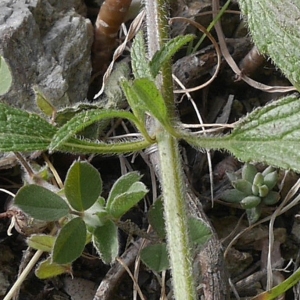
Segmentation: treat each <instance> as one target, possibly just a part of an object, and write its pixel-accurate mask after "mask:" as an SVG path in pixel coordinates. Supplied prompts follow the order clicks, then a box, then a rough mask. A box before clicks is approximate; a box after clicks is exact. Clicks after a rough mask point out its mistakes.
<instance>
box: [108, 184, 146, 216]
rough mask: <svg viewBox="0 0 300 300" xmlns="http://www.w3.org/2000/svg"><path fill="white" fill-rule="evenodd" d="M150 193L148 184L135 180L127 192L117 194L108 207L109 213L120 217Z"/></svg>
mask: <svg viewBox="0 0 300 300" xmlns="http://www.w3.org/2000/svg"><path fill="white" fill-rule="evenodd" d="M147 193H148V190H147V188H146V186H145V185H144V184H143V183H142V182H135V183H133V184H132V186H131V187H130V188H129V189H128V190H127V191H126V192H125V193H122V194H120V195H118V196H116V197H115V198H114V199H113V200H112V202H111V204H110V206H109V209H107V212H108V214H110V215H111V216H113V217H114V218H116V219H120V218H121V217H122V216H123V215H124V214H125V213H126V212H127V211H129V210H130V209H131V208H132V207H133V206H134V205H136V204H137V203H138V202H139V201H140V200H141V199H143V198H144V196H145V195H146V194H147Z"/></svg>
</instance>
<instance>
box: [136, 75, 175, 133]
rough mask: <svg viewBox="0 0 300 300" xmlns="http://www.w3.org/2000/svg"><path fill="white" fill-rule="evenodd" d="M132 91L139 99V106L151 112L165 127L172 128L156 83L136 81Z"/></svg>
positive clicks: (142, 80) (143, 80) (142, 79)
mask: <svg viewBox="0 0 300 300" xmlns="http://www.w3.org/2000/svg"><path fill="white" fill-rule="evenodd" d="M132 89H133V90H134V92H135V93H136V94H137V96H138V98H139V104H140V105H141V106H142V108H143V109H144V111H146V112H149V113H150V114H151V115H152V116H153V117H154V118H156V119H157V120H158V121H159V122H160V123H161V124H162V125H164V126H165V127H167V128H168V127H169V126H170V120H169V116H168V110H167V107H166V104H165V101H164V98H163V97H162V95H161V93H160V91H159V89H158V88H157V87H156V84H155V83H154V81H152V80H150V79H148V78H141V79H136V80H134V82H133V84H132Z"/></svg>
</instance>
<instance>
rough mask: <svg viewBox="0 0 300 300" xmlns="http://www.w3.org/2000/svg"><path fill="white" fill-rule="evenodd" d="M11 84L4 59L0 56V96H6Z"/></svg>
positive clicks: (10, 77)
mask: <svg viewBox="0 0 300 300" xmlns="http://www.w3.org/2000/svg"><path fill="white" fill-rule="evenodd" d="M11 84H12V76H11V72H10V69H9V66H8V64H7V63H6V61H5V59H4V58H3V57H2V56H0V96H2V95H4V94H6V93H7V92H8V91H9V89H10V87H11Z"/></svg>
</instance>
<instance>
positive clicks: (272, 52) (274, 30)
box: [239, 0, 300, 90]
mask: <svg viewBox="0 0 300 300" xmlns="http://www.w3.org/2000/svg"><path fill="white" fill-rule="evenodd" d="M239 5H240V7H241V10H242V13H243V14H244V15H246V16H247V21H248V24H249V28H250V31H251V35H252V38H253V40H254V43H255V44H256V46H257V47H258V49H259V50H260V51H261V52H262V53H264V54H268V55H269V56H270V57H271V59H272V60H273V61H274V63H275V64H276V65H277V67H279V68H280V69H281V71H282V72H283V73H284V74H285V75H286V76H287V78H288V79H289V80H290V81H291V82H292V83H293V84H294V85H295V87H296V88H297V89H298V90H299V89H300V61H299V46H300V32H299V26H300V18H299V16H300V1H298V0H297V1H290V0H272V5H270V1H269V0H260V1H253V0H239Z"/></svg>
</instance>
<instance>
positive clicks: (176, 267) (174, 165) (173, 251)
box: [145, 0, 196, 300]
mask: <svg viewBox="0 0 300 300" xmlns="http://www.w3.org/2000/svg"><path fill="white" fill-rule="evenodd" d="M145 9H146V18H147V26H146V28H147V36H148V51H149V52H148V54H149V57H152V56H153V55H154V53H155V52H156V51H157V50H159V49H160V48H161V47H162V45H163V43H164V42H166V41H167V39H168V23H167V20H168V18H167V17H168V13H167V11H168V1H165V0H145ZM171 74H172V73H171V64H170V62H169V63H166V64H164V65H163V66H162V69H161V76H158V79H157V85H158V87H159V89H160V90H161V93H162V95H163V97H164V99H165V102H166V105H167V108H168V113H169V116H170V117H171V118H175V106H174V97H173V91H172V86H173V85H172V75H171ZM150 124H151V125H150V126H151V127H152V128H150V130H151V131H152V130H154V131H155V132H156V136H157V145H158V152H159V162H158V164H159V169H160V180H161V185H162V193H163V199H164V217H165V224H166V232H167V241H168V252H169V256H170V265H171V272H172V279H173V288H174V295H175V299H178V300H180V299H186V300H192V299H196V289H195V284H194V279H193V275H192V274H193V272H192V255H191V250H190V244H189V234H188V228H187V210H186V203H185V191H184V180H183V174H182V166H181V158H180V153H179V147H178V141H177V139H175V138H174V137H172V136H171V135H170V134H169V133H168V132H167V131H166V130H165V129H164V128H163V127H162V126H161V125H160V124H158V122H157V121H155V120H152V121H150Z"/></svg>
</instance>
